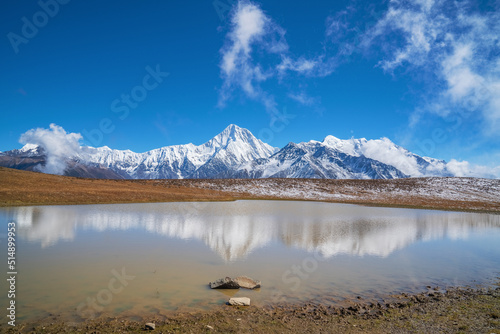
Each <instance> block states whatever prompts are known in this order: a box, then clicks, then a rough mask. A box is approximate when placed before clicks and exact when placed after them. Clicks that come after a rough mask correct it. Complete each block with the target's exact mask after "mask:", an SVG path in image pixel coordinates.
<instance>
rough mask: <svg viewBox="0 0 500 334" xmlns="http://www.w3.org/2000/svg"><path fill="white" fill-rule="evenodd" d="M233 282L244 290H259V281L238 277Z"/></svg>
mask: <svg viewBox="0 0 500 334" xmlns="http://www.w3.org/2000/svg"><path fill="white" fill-rule="evenodd" d="M233 281H235V282H236V283H237V284H238V285H239V286H240V287H241V288H245V289H257V288H260V281H256V280H254V279H251V278H250V277H247V276H238V277H236V278H235V279H234V280H233Z"/></svg>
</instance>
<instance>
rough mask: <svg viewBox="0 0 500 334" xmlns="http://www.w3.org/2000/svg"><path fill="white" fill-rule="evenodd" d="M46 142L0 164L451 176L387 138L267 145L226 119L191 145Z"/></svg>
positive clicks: (164, 171)
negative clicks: (73, 146) (74, 146)
mask: <svg viewBox="0 0 500 334" xmlns="http://www.w3.org/2000/svg"><path fill="white" fill-rule="evenodd" d="M53 151H54V150H53V149H52V148H51V147H41V146H37V145H33V144H26V145H25V146H24V147H23V148H21V149H16V150H11V151H6V152H0V166H3V167H10V168H16V169H23V170H34V171H42V172H44V171H46V170H44V168H45V166H46V165H47V163H51V164H54V163H63V164H65V166H64V168H63V170H64V175H68V176H79V177H90V178H110V179H187V178H191V179H192V178H195V179H200V178H205V179H214V178H324V179H325V178H327V179H393V178H404V177H422V176H455V175H454V174H453V173H452V172H451V171H450V170H449V168H448V167H447V163H446V162H445V161H443V160H437V159H433V158H429V157H421V156H418V155H416V154H414V153H412V152H410V151H408V150H406V149H405V148H403V147H401V146H398V145H396V144H394V143H393V142H392V141H390V140H389V139H387V138H382V139H377V140H366V139H364V138H362V139H347V140H342V139H338V138H336V137H334V136H327V137H326V138H325V139H324V140H323V141H315V140H311V141H309V142H302V143H292V142H290V143H288V144H287V145H286V146H285V147H283V148H281V149H280V148H277V147H272V146H270V145H268V144H266V143H264V142H262V141H261V140H259V139H257V138H256V137H255V136H254V135H253V134H252V133H251V132H250V131H249V130H247V129H243V128H240V127H238V126H237V125H233V124H231V125H229V126H228V127H227V128H226V129H224V131H222V132H221V133H219V134H218V135H217V136H215V137H214V138H212V139H211V140H209V141H208V142H206V143H204V144H202V145H199V146H196V145H193V144H185V145H175V146H166V147H162V148H158V149H154V150H151V151H148V152H144V153H135V152H132V151H130V150H113V149H110V148H109V147H106V146H104V147H97V148H95V147H90V146H81V147H79V149H78V150H77V151H75V152H72V154H70V155H68V154H66V155H64V157H62V156H61V154H59V155H58V154H56V153H53Z"/></svg>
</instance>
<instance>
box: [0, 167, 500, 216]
mask: <svg viewBox="0 0 500 334" xmlns="http://www.w3.org/2000/svg"><path fill="white" fill-rule="evenodd" d="M237 199H281V200H313V201H326V202H337V203H353V204H367V205H381V206H395V207H410V208H426V209H443V210H459V211H481V212H497V213H498V212H500V180H486V179H474V178H410V179H397V180H314V179H258V180H248V179H238V180H234V179H220V180H103V179H84V178H76V177H67V176H58V175H48V174H42V173H36V172H29V171H21V170H15V169H10V168H3V167H0V206H22V205H65V204H100V203H108V204H109V203H145V202H174V201H175V202H177V201H232V200H237Z"/></svg>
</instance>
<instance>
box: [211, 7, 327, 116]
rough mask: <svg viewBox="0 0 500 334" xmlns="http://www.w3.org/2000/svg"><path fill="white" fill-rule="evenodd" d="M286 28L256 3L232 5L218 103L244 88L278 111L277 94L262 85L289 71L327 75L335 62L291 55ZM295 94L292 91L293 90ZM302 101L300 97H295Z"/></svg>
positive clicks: (268, 106)
mask: <svg viewBox="0 0 500 334" xmlns="http://www.w3.org/2000/svg"><path fill="white" fill-rule="evenodd" d="M285 33H286V32H285V30H284V29H283V28H281V27H280V26H279V25H278V24H276V23H275V22H274V21H273V20H272V19H271V18H270V17H269V16H268V15H266V13H265V12H264V11H263V10H262V9H261V8H260V7H259V6H258V5H256V4H254V3H252V2H250V1H239V2H238V3H237V5H236V6H235V7H234V8H233V11H232V16H231V26H230V30H229V32H228V33H227V35H226V41H225V44H224V46H223V47H222V49H221V55H222V58H221V62H220V69H221V76H222V78H223V80H224V83H223V85H222V88H221V90H220V96H219V106H224V105H225V103H226V101H227V100H229V99H230V98H231V96H232V94H233V92H234V91H235V90H237V89H239V90H241V91H242V92H243V93H244V94H245V95H246V96H247V97H249V98H252V99H255V100H258V101H260V102H261V103H262V104H263V105H264V106H265V107H266V109H267V110H268V111H269V112H271V113H275V112H276V111H277V109H276V102H275V99H274V96H273V95H272V94H270V93H267V92H265V91H264V90H263V89H262V88H261V83H263V82H265V81H267V80H268V79H271V78H278V79H283V77H284V76H286V75H287V74H288V73H289V72H293V73H298V74H301V75H306V76H326V75H329V74H330V73H331V72H332V71H333V69H334V68H335V66H334V62H332V61H331V60H330V59H326V60H325V58H324V55H320V56H317V57H313V58H306V57H303V56H301V57H298V58H294V57H293V56H291V55H290V52H289V49H288V44H287V42H286V39H285ZM292 95H293V94H292ZM295 100H296V101H298V102H299V103H302V101H300V99H295Z"/></svg>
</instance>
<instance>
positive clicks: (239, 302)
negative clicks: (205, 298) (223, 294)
mask: <svg viewBox="0 0 500 334" xmlns="http://www.w3.org/2000/svg"><path fill="white" fill-rule="evenodd" d="M229 305H233V306H250V298H248V297H239V298H229Z"/></svg>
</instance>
